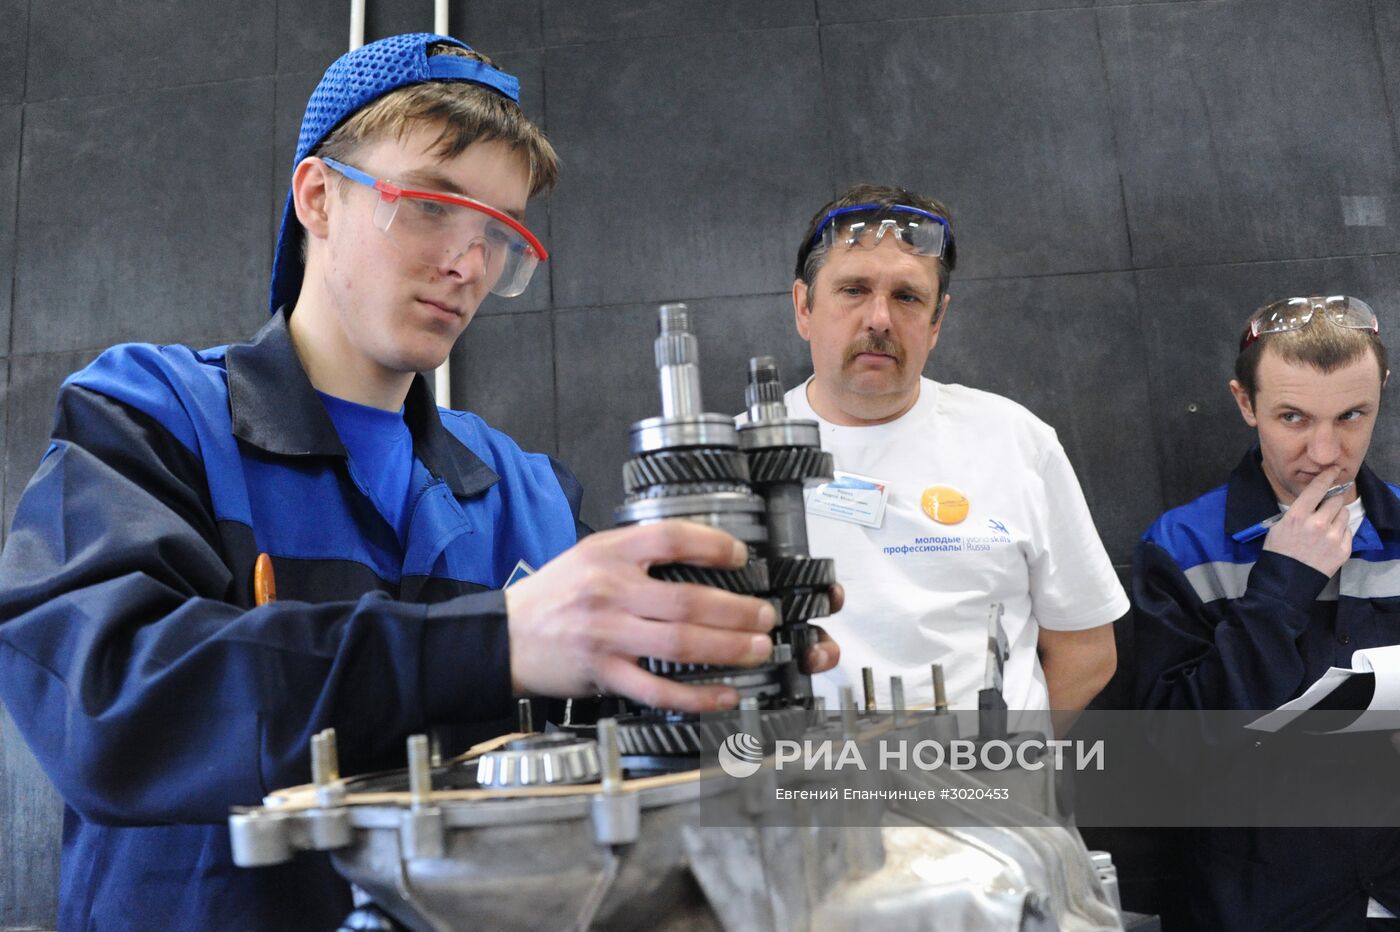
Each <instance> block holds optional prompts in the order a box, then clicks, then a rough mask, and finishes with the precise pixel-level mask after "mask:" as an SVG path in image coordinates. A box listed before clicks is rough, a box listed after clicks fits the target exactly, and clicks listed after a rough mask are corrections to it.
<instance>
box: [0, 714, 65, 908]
mask: <svg viewBox="0 0 1400 932" xmlns="http://www.w3.org/2000/svg"><path fill="white" fill-rule="evenodd" d="M0 825H3V826H5V831H3V832H0V928H4V929H9V928H38V929H52V928H55V927H56V925H57V923H58V908H57V907H58V849H59V838H60V837H61V836H62V833H63V802H62V801H61V800H60V799H59V796H58V793H56V792H55V791H54V789H53V787H52V786H51V785H50V784H49V781H48V778H47V777H45V776H44V773H43V771H42V770H40V769H39V762H38V761H36V760H35V759H34V755H32V754H30V753H29V748H28V747H27V746H26V745H25V743H24V739H23V738H22V737H20V734H19V732H18V731H17V730H16V729H15V723H14V721H13V719H11V718H10V713H9V712H7V711H5V709H4V707H3V706H0Z"/></svg>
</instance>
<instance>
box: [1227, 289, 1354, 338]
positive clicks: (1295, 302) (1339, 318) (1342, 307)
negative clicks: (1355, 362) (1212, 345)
mask: <svg viewBox="0 0 1400 932" xmlns="http://www.w3.org/2000/svg"><path fill="white" fill-rule="evenodd" d="M1318 312H1321V313H1322V314H1323V315H1324V316H1326V317H1327V318H1328V319H1329V320H1331V321H1332V323H1334V324H1336V325H1337V326H1339V327H1346V328H1348V329H1350V330H1369V331H1371V332H1372V333H1380V332H1381V325H1380V321H1378V320H1377V319H1376V312H1375V311H1373V310H1371V306H1370V305H1369V304H1367V303H1366V302H1365V301H1362V300H1361V299H1360V298H1349V297H1347V296H1346V295H1344V294H1339V295H1331V296H1329V297H1324V296H1322V295H1313V296H1312V297H1308V298H1287V299H1285V300H1283V301H1275V302H1274V303H1273V304H1268V305H1265V306H1264V307H1261V308H1260V309H1259V310H1257V311H1255V312H1254V314H1253V315H1252V316H1251V317H1250V318H1249V325H1248V326H1247V327H1245V331H1244V335H1243V336H1241V337H1240V351H1241V352H1243V351H1244V350H1245V349H1246V348H1247V347H1248V346H1249V345H1250V344H1251V343H1253V342H1254V341H1255V340H1257V339H1259V338H1260V337H1261V336H1263V335H1264V334H1266V333H1286V332H1287V331H1289V330H1302V329H1303V328H1304V327H1306V326H1307V325H1308V324H1310V323H1312V319H1313V316H1314V315H1315V314H1317V313H1318Z"/></svg>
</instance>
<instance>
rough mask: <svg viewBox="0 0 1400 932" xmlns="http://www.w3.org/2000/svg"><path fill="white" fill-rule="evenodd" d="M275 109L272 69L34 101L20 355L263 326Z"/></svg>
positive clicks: (18, 291) (22, 241) (26, 174)
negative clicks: (244, 77)
mask: <svg viewBox="0 0 1400 932" xmlns="http://www.w3.org/2000/svg"><path fill="white" fill-rule="evenodd" d="M272 111H273V79H272V78H270V77H269V78H262V79H258V80H251V81H234V82H227V83H223V84H209V85H203V86H200V87H190V88H179V89H175V90H162V91H153V92H145V93H141V94H134V95H131V96H128V97H120V98H112V97H107V98H97V99H94V98H88V99H80V100H70V101H55V102H52V103H47V104H41V105H30V106H29V107H28V108H27V109H26V112H25V140H24V155H23V161H22V165H21V172H20V183H21V185H22V186H23V191H24V195H23V197H22V198H21V201H20V211H19V225H18V237H19V248H18V259H17V268H18V270H19V271H18V276H17V279H16V284H15V326H14V345H13V347H12V350H13V351H14V352H16V353H22V352H23V353H32V352H39V351H48V352H52V351H64V350H75V349H82V348H89V347H98V346H103V345H105V344H108V343H115V342H119V341H122V340H151V341H157V342H176V341H185V340H192V341H195V342H198V341H200V340H202V339H207V338H209V337H211V336H221V335H226V334H228V333H229V331H230V330H233V331H236V332H241V331H243V330H250V329H251V328H252V327H254V326H256V325H257V324H258V323H259V322H260V321H261V320H262V319H263V318H264V316H265V313H266V311H265V308H266V301H267V299H266V293H267V280H268V277H269V274H270V270H271V254H272V237H271V236H270V235H269V233H268V229H267V221H266V217H267V214H266V213H265V211H266V205H267V204H268V203H269V198H270V194H269V190H268V184H269V179H270V177H271V165H270V164H269V152H270V151H271V142H272Z"/></svg>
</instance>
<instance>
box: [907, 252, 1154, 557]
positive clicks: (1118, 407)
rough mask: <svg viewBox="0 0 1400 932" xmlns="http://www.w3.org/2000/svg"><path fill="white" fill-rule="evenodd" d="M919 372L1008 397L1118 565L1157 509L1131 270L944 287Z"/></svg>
mask: <svg viewBox="0 0 1400 932" xmlns="http://www.w3.org/2000/svg"><path fill="white" fill-rule="evenodd" d="M952 294H953V303H952V305H951V306H950V308H949V312H948V322H947V323H946V324H945V325H944V328H943V332H942V333H941V334H940V336H939V340H938V345H937V346H936V347H934V351H933V355H932V356H931V357H930V359H929V363H928V365H927V366H926V367H925V374H926V375H928V376H929V377H930V378H933V379H936V380H938V381H940V382H959V383H962V384H964V385H969V386H971V387H973V388H980V389H985V390H986V391H991V392H995V393H997V394H999V395H1005V396H1006V397H1008V398H1011V399H1013V400H1015V401H1018V402H1020V403H1021V404H1023V405H1025V406H1026V407H1027V408H1029V409H1030V410H1031V411H1032V413H1034V414H1035V415H1036V416H1037V417H1039V418H1040V419H1041V420H1043V421H1045V422H1046V423H1048V424H1049V425H1050V426H1051V427H1054V428H1055V430H1056V432H1057V433H1058V434H1059V437H1060V443H1061V444H1063V445H1064V448H1065V451H1066V453H1068V455H1069V459H1070V462H1071V463H1072V464H1073V465H1074V469H1075V473H1076V474H1077V475H1078V477H1079V482H1080V485H1081V486H1083V488H1084V494H1085V498H1086V499H1087V500H1088V502H1089V510H1090V512H1091V513H1092V514H1093V516H1094V523H1095V525H1096V526H1097V528H1098V531H1099V536H1100V537H1102V538H1103V541H1104V545H1105V547H1107V549H1108V552H1109V556H1111V557H1112V558H1113V561H1114V562H1115V563H1124V562H1127V561H1128V560H1129V559H1131V556H1132V548H1133V544H1134V542H1135V541H1136V540H1137V538H1138V537H1139V536H1140V535H1141V534H1142V532H1143V531H1144V530H1146V528H1147V526H1148V525H1149V524H1150V523H1151V522H1152V520H1153V519H1154V518H1156V516H1157V515H1158V514H1159V513H1160V512H1161V511H1162V486H1161V480H1160V478H1159V475H1158V469H1157V456H1156V450H1155V448H1154V440H1153V436H1154V430H1153V429H1154V423H1153V420H1152V418H1151V416H1150V404H1149V392H1148V385H1147V379H1146V377H1145V376H1144V372H1145V369H1146V359H1147V348H1146V345H1145V340H1144V338H1143V334H1142V328H1141V324H1140V323H1139V316H1138V300H1137V291H1136V288H1135V286H1134V282H1133V276H1132V273H1130V272H1121V273H1114V274H1104V275H1065V276H1055V277H1048V278H1017V279H1002V280H997V281H972V282H964V283H962V284H961V285H959V284H958V283H957V279H956V278H954V280H953V288H952Z"/></svg>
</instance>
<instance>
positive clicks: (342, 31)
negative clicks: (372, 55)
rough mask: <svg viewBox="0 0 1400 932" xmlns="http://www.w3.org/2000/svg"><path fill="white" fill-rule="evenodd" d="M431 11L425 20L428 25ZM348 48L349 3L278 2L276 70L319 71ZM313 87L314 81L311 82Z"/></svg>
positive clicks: (335, 0)
mask: <svg viewBox="0 0 1400 932" xmlns="http://www.w3.org/2000/svg"><path fill="white" fill-rule="evenodd" d="M368 5H372V4H368ZM431 16H432V13H431V10H430V11H429V12H428V13H427V14H426V17H427V18H425V20H424V21H425V22H426V23H427V24H428V25H429V26H431V25H432V19H431ZM349 48H350V4H348V3H346V2H345V0H296V2H294V3H280V2H279V3H278V4H277V70H278V71H279V72H291V71H315V72H316V73H317V79H318V80H319V77H320V73H321V72H323V71H325V70H326V66H327V65H329V64H330V63H331V62H333V61H335V60H336V59H337V58H339V57H340V56H341V55H342V54H344V53H345V51H346V50H348V49H349ZM312 86H313V87H314V86H315V82H314V81H313V82H312Z"/></svg>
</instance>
